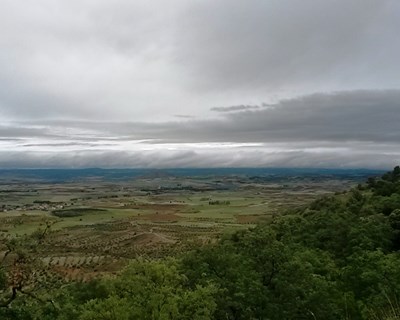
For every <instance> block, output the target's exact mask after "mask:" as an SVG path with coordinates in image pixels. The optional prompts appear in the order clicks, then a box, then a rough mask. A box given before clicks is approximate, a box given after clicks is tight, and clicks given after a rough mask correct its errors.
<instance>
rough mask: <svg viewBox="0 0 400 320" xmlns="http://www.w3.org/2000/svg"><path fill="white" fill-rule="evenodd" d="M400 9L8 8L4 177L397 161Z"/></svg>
mask: <svg viewBox="0 0 400 320" xmlns="http://www.w3.org/2000/svg"><path fill="white" fill-rule="evenodd" d="M399 28H400V2H399V1H397V0H327V1H316V0H302V1H295V2H293V3H290V5H289V4H288V3H287V2H285V1H279V0H271V1H263V0H249V1H246V2H243V1H239V0H220V1H211V0H202V1H197V0H196V1H187V0H172V1H168V2H167V1H161V0H155V1H145V0H135V1H129V0H115V1H112V2H110V1H105V0H98V1H92V0H79V1H78V0H71V1H64V0H38V1H36V2H35V3H31V2H26V1H22V0H12V1H11V0H6V1H4V3H2V10H1V11H0V167H18V166H24V167H36V166H39V167H46V166H72V167H82V166H108V167H110V166H117V167H124V166H127V167H130V166H156V167H162V166H253V165H254V166H263V165H274V166H276V165H279V166H288V165H293V166H366V167H385V166H388V167H389V166H392V165H394V164H396V162H398V161H399V159H398V154H397V153H396V152H394V150H399V148H398V147H399V145H398V141H400V133H399V129H398V127H399V126H398V123H399V115H398V114H399V112H398V110H399V101H400V94H399V88H400V77H398V75H399V74H400V64H399V63H398V57H399V56H400V42H399V41H398V30H399Z"/></svg>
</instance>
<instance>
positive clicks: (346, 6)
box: [179, 0, 400, 92]
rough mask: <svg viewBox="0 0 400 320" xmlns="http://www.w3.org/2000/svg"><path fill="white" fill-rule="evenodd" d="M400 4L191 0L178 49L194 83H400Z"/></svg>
mask: <svg viewBox="0 0 400 320" xmlns="http://www.w3.org/2000/svg"><path fill="white" fill-rule="evenodd" d="M399 12H400V3H399V2H398V1H394V0H367V1H365V0H350V1H342V0H328V1H314V0H305V1H301V2H299V1H295V2H291V3H290V4H289V3H287V2H285V1H263V0H251V1H246V2H243V1H240V0H234V1H232V0H223V1H211V0H208V1H200V2H192V3H191V5H190V6H189V7H188V8H187V11H186V13H185V17H184V18H183V21H182V24H183V26H181V27H180V30H183V32H179V39H180V41H181V46H180V47H179V50H180V57H181V60H182V61H183V62H184V66H185V67H187V68H190V69H192V70H193V72H192V73H193V74H194V75H195V76H194V77H192V78H191V80H192V82H188V83H189V84H191V85H192V86H193V88H194V90H198V89H202V90H216V91H221V90H226V91H232V90H234V91H236V90H240V91H242V90H243V89H244V88H247V89H248V90H252V91H253V92H254V90H255V89H258V91H259V90H264V91H271V90H279V89H281V90H287V89H289V90H290V89H291V90H296V89H299V88H302V89H303V90H304V89H308V90H310V89H311V90H321V89H327V87H328V88H329V86H331V87H332V85H333V86H335V87H336V89H346V88H347V89H355V88H360V87H361V88H362V87H364V88H365V87H371V86H373V87H375V86H377V87H378V88H382V85H383V88H385V87H386V88H387V87H398V86H399V85H400V83H399V80H398V77H397V74H398V73H399V71H400V69H399V68H400V67H399V64H398V63H397V57H398V56H399V55H400V44H399V42H398V41H397V30H398V26H399V16H400V13H399ZM377 79H381V80H382V81H381V82H380V83H378V82H377Z"/></svg>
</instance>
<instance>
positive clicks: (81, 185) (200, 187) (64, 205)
mask: <svg viewBox="0 0 400 320" xmlns="http://www.w3.org/2000/svg"><path fill="white" fill-rule="evenodd" d="M358 179H359V178H358V177H352V176H349V177H340V178H339V177H336V176H325V177H324V176H321V177H318V178H316V177H315V176H307V175H305V176H300V177H274V178H268V177H266V178H259V177H258V178H254V177H246V176H231V175H227V176H222V177H214V176H207V177H204V176H202V177H176V176H163V177H137V178H132V179H125V180H120V181H105V180H104V179H84V180H83V181H78V182H76V181H75V182H74V181H66V182H62V183H60V182H58V183H54V182H52V183H50V182H46V181H30V182H25V183H22V182H21V181H12V182H3V183H2V184H1V185H0V235H1V237H2V239H6V238H8V239H11V238H15V237H21V236H23V235H29V234H32V233H34V232H38V231H37V230H44V229H45V228H46V226H50V225H51V227H50V229H49V232H48V234H47V236H46V240H45V241H44V242H43V244H42V245H41V246H40V248H39V251H38V252H37V255H39V256H40V258H41V260H42V262H43V263H44V265H45V266H47V267H48V268H51V269H53V270H56V271H58V272H59V273H60V274H62V275H63V276H65V277H66V278H67V279H83V280H84V279H87V278H90V277H93V276H96V275H100V274H103V273H110V272H115V271H117V270H119V269H120V268H121V266H122V265H124V264H125V263H126V261H127V260H128V259H129V258H133V257H137V256H144V257H163V256H166V255H173V254H175V253H177V252H181V251H183V250H188V249H190V248H194V247H196V246H199V245H201V244H203V243H207V242H213V241H215V240H216V239H217V238H218V237H220V236H221V235H223V234H224V233H229V232H232V231H234V230H237V229H240V228H249V227H251V226H254V225H255V224H256V223H260V222H265V221H268V220H270V219H273V217H274V216H276V215H278V214H280V213H281V212H283V211H285V210H287V209H289V208H292V207H297V206H299V205H301V204H303V203H307V202H309V201H310V200H312V199H315V198H316V197H318V196H320V195H322V194H326V193H333V192H340V191H342V190H345V189H348V188H349V187H350V186H352V185H354V184H356V183H357V182H358ZM2 250H3V252H5V248H2V249H1V248H0V251H2ZM3 255H4V253H3ZM0 258H1V257H0Z"/></svg>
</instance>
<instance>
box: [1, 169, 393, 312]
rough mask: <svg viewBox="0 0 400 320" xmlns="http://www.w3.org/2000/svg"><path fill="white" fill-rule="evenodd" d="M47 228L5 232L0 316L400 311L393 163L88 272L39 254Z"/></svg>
mask: <svg viewBox="0 0 400 320" xmlns="http://www.w3.org/2000/svg"><path fill="white" fill-rule="evenodd" d="M50 228H51V226H50V225H49V226H46V228H44V229H43V230H42V231H40V232H36V233H34V234H32V235H30V236H26V237H23V238H20V239H18V240H15V239H13V240H10V241H9V242H8V244H7V247H8V248H9V250H8V252H9V254H7V255H6V258H5V259H3V262H2V269H1V271H0V288H1V289H0V290H1V293H2V294H1V300H0V319H93V320H94V319H105V320H106V319H118V320H124V319H277V320H278V319H386V320H389V319H400V310H399V303H398V301H399V298H400V297H399V294H400V255H399V253H398V250H399V249H400V168H399V167H396V168H395V169H394V170H393V171H392V172H389V173H387V174H385V175H384V176H383V177H382V178H379V179H369V180H368V181H367V183H365V184H362V185H359V186H358V187H357V188H354V189H352V190H350V191H348V192H344V193H338V194H336V195H329V196H324V197H321V198H320V199H318V200H315V201H313V202H312V203H310V204H309V205H306V206H303V207H301V208H297V209H295V210H291V212H287V213H285V214H282V215H279V216H276V217H275V218H274V219H273V220H271V221H270V222H268V223H266V224H260V225H258V226H257V227H254V228H251V229H246V230H240V231H236V232H235V233H233V234H230V235H225V236H224V237H222V239H220V241H218V242H217V243H211V244H207V245H203V246H201V247H199V248H197V249H195V250H193V251H190V252H187V253H183V254H179V255H177V256H175V257H170V258H164V259H158V260H156V259H144V258H141V259H140V258H139V259H134V260H132V261H131V262H130V264H129V265H128V266H127V267H126V268H125V269H124V270H123V271H122V272H120V273H118V275H116V276H111V275H110V276H108V277H103V278H101V279H94V280H91V281H89V282H68V283H67V282H65V281H64V280H63V279H60V278H59V277H57V276H56V275H55V274H53V273H52V272H51V270H50V269H46V268H45V267H44V266H43V263H42V262H41V261H40V260H38V259H35V255H34V253H35V250H36V248H38V247H40V246H41V245H43V243H44V242H45V241H46V232H47V230H49V229H50ZM11 256H12V257H13V258H12V259H10V257H11ZM7 261H8V263H7Z"/></svg>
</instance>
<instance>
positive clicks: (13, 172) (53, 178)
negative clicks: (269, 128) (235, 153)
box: [0, 168, 385, 182]
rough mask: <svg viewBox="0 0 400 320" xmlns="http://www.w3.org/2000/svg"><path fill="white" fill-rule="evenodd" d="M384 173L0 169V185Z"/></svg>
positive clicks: (362, 177)
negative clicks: (25, 182) (28, 182)
mask: <svg viewBox="0 0 400 320" xmlns="http://www.w3.org/2000/svg"><path fill="white" fill-rule="evenodd" d="M384 172H385V171H383V170H372V169H319V168H173V169H100V168H87V169H0V182H11V181H14V182H21V181H43V182H68V181H85V180H93V179H98V180H118V181H121V180H122V181H123V180H131V179H139V178H144V179H156V178H164V179H165V178H168V177H203V178H206V177H226V176H241V177H247V178H251V177H290V176H304V177H313V176H315V177H321V176H331V177H336V178H349V177H350V178H354V179H360V180H365V178H366V177H370V176H376V175H381V174H382V173H384Z"/></svg>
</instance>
